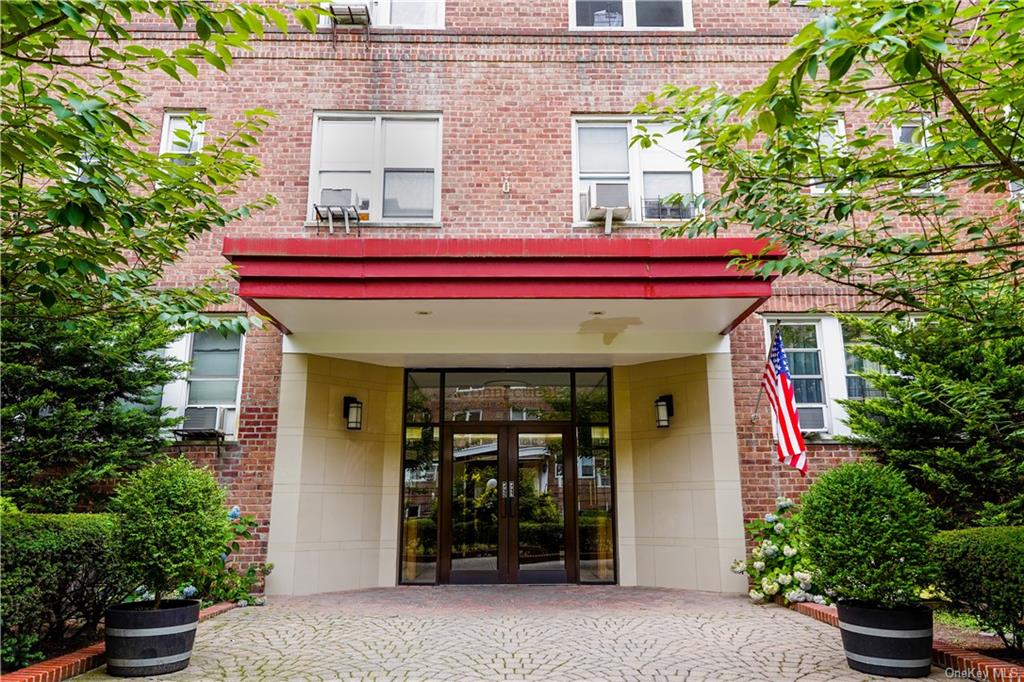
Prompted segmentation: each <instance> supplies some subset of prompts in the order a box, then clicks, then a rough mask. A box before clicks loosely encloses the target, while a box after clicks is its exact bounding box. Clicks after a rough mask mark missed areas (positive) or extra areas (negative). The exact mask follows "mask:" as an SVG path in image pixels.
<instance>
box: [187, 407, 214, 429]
mask: <svg viewBox="0 0 1024 682" xmlns="http://www.w3.org/2000/svg"><path fill="white" fill-rule="evenodd" d="M217 411H218V410H217V408H216V407H186V408H185V421H184V422H183V423H182V425H181V430H182V431H216V430H217Z"/></svg>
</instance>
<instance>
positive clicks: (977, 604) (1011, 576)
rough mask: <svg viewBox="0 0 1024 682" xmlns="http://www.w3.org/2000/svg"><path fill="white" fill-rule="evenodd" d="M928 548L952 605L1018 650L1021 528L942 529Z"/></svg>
mask: <svg viewBox="0 0 1024 682" xmlns="http://www.w3.org/2000/svg"><path fill="white" fill-rule="evenodd" d="M932 547H933V551H934V554H935V558H936V561H937V562H938V564H939V579H938V587H939V589H940V590H942V593H943V594H944V595H945V596H946V598H947V599H949V600H950V601H951V602H952V603H953V607H954V608H956V609H957V610H958V611H960V612H962V613H966V614H969V615H971V616H974V617H975V618H976V619H978V621H979V622H980V623H981V624H982V625H984V626H985V627H987V628H990V629H992V630H993V631H994V632H996V633H997V634H998V635H999V636H1000V637H1001V638H1002V640H1003V643H1005V644H1006V646H1008V647H1011V648H1015V649H1024V526H1013V527H1010V526H1002V527H989V528H969V529H966V530H954V531H945V532H942V533H939V534H938V535H937V536H936V538H935V540H934V542H933V543H932Z"/></svg>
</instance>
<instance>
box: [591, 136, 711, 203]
mask: <svg viewBox="0 0 1024 682" xmlns="http://www.w3.org/2000/svg"><path fill="white" fill-rule="evenodd" d="M574 125H575V132H574V135H573V137H574V147H573V149H574V167H575V171H574V177H575V187H574V195H575V196H576V197H578V199H579V200H578V201H577V206H576V211H575V220H577V221H584V220H587V215H586V212H587V211H586V207H587V205H588V198H587V195H588V192H589V191H590V189H591V187H592V186H593V185H594V184H595V183H608V184H622V185H624V186H625V191H626V192H627V193H628V195H629V206H630V219H631V220H633V221H654V220H683V219H686V218H691V217H693V216H694V215H696V204H695V201H696V197H697V196H699V195H700V193H701V192H703V184H702V181H701V175H700V172H699V171H691V170H690V169H689V167H688V163H687V160H686V159H687V153H688V150H689V148H690V146H691V145H690V143H689V142H688V141H687V140H685V139H684V137H683V135H682V133H678V132H677V133H673V134H671V135H669V134H668V131H669V129H670V128H671V126H670V125H668V124H653V123H644V122H642V121H640V120H638V119H627V120H621V119H618V120H616V119H607V118H587V119H578V120H576V121H575V122H574ZM640 125H643V126H644V128H645V129H646V130H647V132H648V133H650V134H656V133H660V134H661V135H662V136H663V137H660V138H657V141H658V144H656V145H654V146H652V147H650V148H648V149H642V148H641V147H640V145H633V146H630V144H629V141H630V140H631V139H632V138H633V136H634V135H636V134H637V133H638V132H640V131H639V130H638V126H640ZM676 195H680V197H681V199H682V201H680V202H673V201H672V200H671V199H672V198H674V197H675V196H676Z"/></svg>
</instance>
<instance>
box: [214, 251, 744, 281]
mask: <svg viewBox="0 0 1024 682" xmlns="http://www.w3.org/2000/svg"><path fill="white" fill-rule="evenodd" d="M234 264H235V267H236V268H237V273H238V276H239V277H241V278H242V279H243V280H244V279H245V278H247V277H287V278H323V279H334V278H352V279H409V280H422V279H429V278H444V279H483V278H486V279H493V278H501V277H509V278H520V279H522V278H540V279H543V278H559V279H561V278H566V277H571V278H574V279H582V278H595V279H630V278H644V279H670V278H708V277H715V278H730V279H737V278H742V279H757V277H756V276H755V275H752V274H750V273H747V272H743V271H741V270H737V269H736V268H732V267H729V266H728V262H727V261H725V259H722V258H718V259H712V258H701V259H691V260H683V259H671V260H670V259H662V260H647V259H636V258H634V259H625V258H601V259H589V260H588V259H583V258H575V257H574V258H564V259H560V260H557V261H552V260H549V259H539V258H530V259H527V258H505V259H496V258H472V259H471V258H464V259H460V260H458V261H453V260H452V259H441V258H422V259H415V260H413V259H409V260H400V259H394V260H385V259H363V260H358V259H325V258H321V259H316V258H308V257H295V258H271V257H267V256H258V257H249V256H236V257H235V261H234ZM555 266H557V267H555Z"/></svg>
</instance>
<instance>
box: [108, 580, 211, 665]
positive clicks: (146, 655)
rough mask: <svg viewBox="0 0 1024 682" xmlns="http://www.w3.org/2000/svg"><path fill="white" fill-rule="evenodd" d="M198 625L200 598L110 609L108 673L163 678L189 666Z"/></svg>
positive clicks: (127, 605) (145, 603)
mask: <svg viewBox="0 0 1024 682" xmlns="http://www.w3.org/2000/svg"><path fill="white" fill-rule="evenodd" d="M198 624H199V600H198V599H166V600H164V601H162V602H160V608H159V609H153V602H151V601H146V602H132V603H130V604H117V605H116V606H111V607H110V608H109V609H107V612H106V635H105V637H106V642H107V674H108V675H116V676H117V677H142V676H144V675H163V674H165V673H173V672H174V671H176V670H182V669H184V668H186V667H188V661H189V658H190V657H191V656H192V643H193V642H195V639H196V626H197V625H198Z"/></svg>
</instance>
